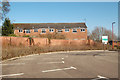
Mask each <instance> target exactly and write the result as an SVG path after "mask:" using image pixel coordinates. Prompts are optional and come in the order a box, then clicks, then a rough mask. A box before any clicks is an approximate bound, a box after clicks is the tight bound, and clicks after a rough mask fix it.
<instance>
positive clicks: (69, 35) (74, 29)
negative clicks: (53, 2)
mask: <svg viewBox="0 0 120 80" xmlns="http://www.w3.org/2000/svg"><path fill="white" fill-rule="evenodd" d="M13 25H14V34H16V35H17V36H23V35H30V36H36V37H38V36H39V35H44V34H53V33H54V32H56V33H58V34H62V35H64V36H65V37H66V39H72V40H87V26H86V24H85V23H14V24H13Z"/></svg>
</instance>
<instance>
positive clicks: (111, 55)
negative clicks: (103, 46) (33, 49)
mask: <svg viewBox="0 0 120 80" xmlns="http://www.w3.org/2000/svg"><path fill="white" fill-rule="evenodd" d="M97 76H103V77H107V78H117V77H118V52H115V51H73V52H67V53H66V52H59V53H47V54H40V55H33V56H28V57H23V58H20V59H16V60H11V61H5V62H3V63H2V75H0V77H4V78H94V77H97Z"/></svg>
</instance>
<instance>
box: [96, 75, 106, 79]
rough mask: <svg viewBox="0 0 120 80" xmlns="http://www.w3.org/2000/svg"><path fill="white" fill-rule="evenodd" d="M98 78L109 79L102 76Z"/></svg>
mask: <svg viewBox="0 0 120 80" xmlns="http://www.w3.org/2000/svg"><path fill="white" fill-rule="evenodd" d="M97 77H98V78H100V79H107V78H106V77H103V76H100V75H98V76H97Z"/></svg>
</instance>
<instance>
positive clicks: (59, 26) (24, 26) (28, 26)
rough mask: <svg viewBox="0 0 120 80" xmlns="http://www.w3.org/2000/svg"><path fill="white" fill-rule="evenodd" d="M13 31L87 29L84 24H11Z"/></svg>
mask: <svg viewBox="0 0 120 80" xmlns="http://www.w3.org/2000/svg"><path fill="white" fill-rule="evenodd" d="M13 25H14V28H15V29H34V28H56V29H64V28H87V26H86V24H85V23H13Z"/></svg>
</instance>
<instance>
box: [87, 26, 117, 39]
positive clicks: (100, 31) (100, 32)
mask: <svg viewBox="0 0 120 80" xmlns="http://www.w3.org/2000/svg"><path fill="white" fill-rule="evenodd" d="M113 35H114V40H116V39H117V36H116V35H115V34H113ZM102 36H108V40H112V31H111V30H107V29H106V28H103V27H96V28H95V29H94V30H93V31H92V33H91V34H90V36H89V38H90V39H92V40H95V41H101V40H102Z"/></svg>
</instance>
